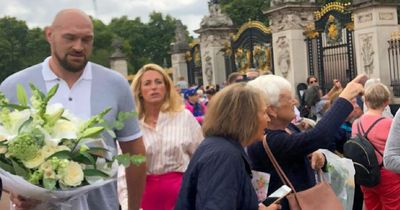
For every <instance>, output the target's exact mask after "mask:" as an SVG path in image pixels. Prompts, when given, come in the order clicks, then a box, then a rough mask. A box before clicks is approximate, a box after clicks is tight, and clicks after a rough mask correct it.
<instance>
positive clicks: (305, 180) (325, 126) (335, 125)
mask: <svg viewBox="0 0 400 210" xmlns="http://www.w3.org/2000/svg"><path fill="white" fill-rule="evenodd" d="M362 79H365V75H360V76H358V77H357V78H356V79H354V80H353V81H352V82H350V83H349V84H347V86H346V88H345V89H344V90H343V91H342V93H341V94H340V95H339V97H338V99H337V100H336V102H335V103H334V104H333V105H332V107H331V109H330V110H328V111H327V112H326V113H325V115H324V116H323V117H322V119H321V120H320V121H319V122H318V123H317V124H316V126H315V127H314V128H312V129H309V130H307V131H304V132H301V131H300V130H299V129H298V128H297V127H296V126H295V125H294V124H292V123H291V121H292V119H293V118H294V117H295V113H294V111H293V107H294V105H295V104H296V99H295V98H294V97H293V90H292V86H291V85H290V83H289V82H288V81H287V80H286V79H284V78H283V77H280V76H276V75H264V76H260V77H258V78H256V79H255V80H253V81H250V82H249V83H248V84H249V85H250V86H254V87H256V88H258V89H260V90H261V91H262V92H263V93H264V94H265V95H266V96H267V98H268V99H269V100H268V102H269V105H270V106H269V107H268V115H269V117H270V118H271V122H270V124H269V125H268V127H267V128H266V130H265V134H266V139H267V140H266V141H267V143H268V145H269V147H270V148H271V150H272V153H273V154H274V156H275V158H276V159H277V161H278V162H279V164H280V166H281V167H282V169H283V171H284V172H285V173H286V175H287V177H288V178H289V180H290V181H291V182H292V184H293V186H294V188H295V189H296V191H303V190H306V189H308V188H311V187H312V186H314V185H315V176H314V171H313V170H319V169H321V168H322V167H323V166H324V164H325V157H324V155H323V154H322V153H321V152H319V151H317V150H318V149H319V148H327V147H328V146H329V145H330V143H331V142H332V141H333V136H334V134H335V133H336V132H337V131H338V130H339V127H340V125H341V124H342V123H343V122H344V120H345V119H346V118H347V116H348V115H349V114H350V113H351V112H352V110H353V105H352V103H351V100H352V99H353V98H354V97H356V96H357V95H358V94H359V93H361V92H362V91H363V86H362V85H361V84H360V83H359V82H360V81H361V80H362ZM247 152H248V155H249V157H250V160H251V162H252V167H253V169H254V170H257V171H263V172H267V173H270V174H271V180H270V186H269V189H268V192H269V193H271V192H274V191H275V190H277V189H278V188H279V187H280V186H281V185H282V181H281V180H280V179H279V176H278V174H277V173H276V171H275V169H274V167H273V165H272V164H271V162H270V160H269V158H268V156H267V154H266V152H265V150H264V147H263V144H262V143H261V142H257V143H255V144H252V145H251V146H249V147H248V148H247ZM282 209H284V210H285V209H289V206H288V203H287V201H286V200H284V201H283V202H282Z"/></svg>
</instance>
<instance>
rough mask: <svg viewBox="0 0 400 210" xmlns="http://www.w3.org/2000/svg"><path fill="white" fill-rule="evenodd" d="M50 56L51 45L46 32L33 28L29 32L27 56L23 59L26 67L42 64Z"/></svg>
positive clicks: (26, 48)
mask: <svg viewBox="0 0 400 210" xmlns="http://www.w3.org/2000/svg"><path fill="white" fill-rule="evenodd" d="M49 55H50V45H49V44H48V42H47V40H46V37H45V34H44V31H43V30H42V29H41V28H33V29H30V30H29V31H28V36H27V44H26V46H25V55H24V57H23V65H24V67H28V66H31V65H33V64H36V63H40V62H42V61H43V60H44V59H45V58H46V57H47V56H49Z"/></svg>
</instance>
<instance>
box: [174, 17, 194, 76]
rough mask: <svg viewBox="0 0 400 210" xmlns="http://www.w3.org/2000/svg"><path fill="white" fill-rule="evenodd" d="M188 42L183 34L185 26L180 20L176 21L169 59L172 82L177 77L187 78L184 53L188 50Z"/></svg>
mask: <svg viewBox="0 0 400 210" xmlns="http://www.w3.org/2000/svg"><path fill="white" fill-rule="evenodd" d="M189 49H190V48H189V44H188V41H187V37H186V34H185V28H184V26H183V25H182V22H181V21H180V20H177V21H176V29H175V43H172V44H171V61H172V69H173V72H172V75H173V80H174V82H177V81H178V78H179V77H182V76H183V77H184V78H185V80H186V81H189V80H188V66H187V63H186V53H187V52H188V51H189Z"/></svg>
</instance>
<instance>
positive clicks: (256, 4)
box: [220, 0, 270, 27]
mask: <svg viewBox="0 0 400 210" xmlns="http://www.w3.org/2000/svg"><path fill="white" fill-rule="evenodd" d="M220 4H221V6H222V11H223V12H224V13H226V14H228V15H229V17H230V18H231V19H232V21H233V23H234V24H235V25H236V26H238V27H240V26H241V25H242V24H244V23H246V22H247V21H249V20H258V21H261V22H262V23H264V24H266V25H268V24H269V22H268V19H267V17H266V15H264V14H263V10H266V9H267V8H269V6H270V0H221V1H220Z"/></svg>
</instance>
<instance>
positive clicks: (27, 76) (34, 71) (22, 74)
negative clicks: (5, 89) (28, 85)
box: [1, 63, 42, 86]
mask: <svg viewBox="0 0 400 210" xmlns="http://www.w3.org/2000/svg"><path fill="white" fill-rule="evenodd" d="M41 69H42V64H41V63H39V64H36V65H33V66H30V67H28V68H26V69H23V70H21V71H18V72H15V73H14V74H12V75H10V76H9V77H7V78H6V79H5V80H4V81H3V82H2V84H1V85H2V86H3V85H6V84H14V83H15V82H24V81H31V80H32V77H42V75H41V74H40V71H41Z"/></svg>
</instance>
